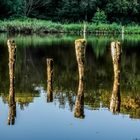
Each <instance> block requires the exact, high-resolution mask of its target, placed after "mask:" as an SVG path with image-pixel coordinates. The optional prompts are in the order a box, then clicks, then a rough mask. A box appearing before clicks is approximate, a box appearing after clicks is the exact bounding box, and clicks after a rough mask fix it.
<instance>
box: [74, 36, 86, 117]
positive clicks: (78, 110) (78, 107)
mask: <svg viewBox="0 0 140 140" xmlns="http://www.w3.org/2000/svg"><path fill="white" fill-rule="evenodd" d="M85 50H86V40H85V39H78V40H76V41H75V52H76V59H77V63H78V71H79V86H78V93H77V96H76V102H75V111H74V116H75V117H77V118H84V64H85Z"/></svg>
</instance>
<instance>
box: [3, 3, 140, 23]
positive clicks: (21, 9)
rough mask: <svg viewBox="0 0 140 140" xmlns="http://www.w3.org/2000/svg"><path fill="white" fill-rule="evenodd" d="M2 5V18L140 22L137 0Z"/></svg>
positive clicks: (139, 7)
mask: <svg viewBox="0 0 140 140" xmlns="http://www.w3.org/2000/svg"><path fill="white" fill-rule="evenodd" d="M98 7H99V9H100V10H99V9H98ZM0 9H1V12H0V19H9V18H11V17H13V18H15V17H30V18H37V19H45V20H51V21H57V22H58V21H59V22H66V21H68V22H81V21H83V20H86V21H88V22H91V21H93V22H95V23H106V20H108V21H109V22H111V23H112V22H117V23H121V24H130V23H132V22H135V23H140V18H139V14H140V10H139V9H140V1H138V0H115V1H114V0H86V1H85V0H59V1H58V0H4V1H3V0H0Z"/></svg>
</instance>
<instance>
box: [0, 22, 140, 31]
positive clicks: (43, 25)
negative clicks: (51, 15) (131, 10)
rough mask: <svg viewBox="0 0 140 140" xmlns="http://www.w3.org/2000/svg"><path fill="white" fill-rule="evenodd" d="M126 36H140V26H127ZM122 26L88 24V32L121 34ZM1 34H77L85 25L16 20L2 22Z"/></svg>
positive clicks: (114, 24) (0, 26)
mask: <svg viewBox="0 0 140 140" xmlns="http://www.w3.org/2000/svg"><path fill="white" fill-rule="evenodd" d="M124 29H125V30H124V32H125V34H140V26H138V25H135V26H131V25H128V26H125V28H124ZM121 30H122V26H121V25H118V24H116V23H113V24H98V25H97V24H92V23H87V32H88V33H94V34H120V33H121ZM0 32H10V33H25V34H32V33H76V34H80V33H82V32H83V23H65V24H62V23H54V22H51V21H45V20H37V19H15V20H5V21H0Z"/></svg>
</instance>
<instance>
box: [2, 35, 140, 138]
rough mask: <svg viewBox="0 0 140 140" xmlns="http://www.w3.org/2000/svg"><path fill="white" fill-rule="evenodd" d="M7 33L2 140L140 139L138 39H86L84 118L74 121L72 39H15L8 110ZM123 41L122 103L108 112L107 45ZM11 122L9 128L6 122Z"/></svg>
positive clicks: (109, 72) (75, 80)
mask: <svg viewBox="0 0 140 140" xmlns="http://www.w3.org/2000/svg"><path fill="white" fill-rule="evenodd" d="M7 36H8V35H7V34H0V132H1V134H0V139H1V140H11V139H14V140H25V139H33V140H38V139H41V140H46V139H51V140H56V139H60V140H61V139H62V140H63V139H67V140H77V139H80V140H85V139H87V140H92V139H95V140H103V139H105V140H140V133H139V128H140V86H139V84H140V71H139V69H140V61H139V60H140V55H139V53H140V36H125V38H124V40H123V41H121V36H95V35H94V36H89V37H88V38H87V48H86V60H85V80H84V81H85V82H84V83H85V86H84V96H85V97H84V108H83V117H79V118H77V117H75V116H74V108H75V100H76V95H77V90H78V67H77V61H76V56H75V48H74V41H75V39H78V38H80V36H72V35H63V34H62V35H40V36H39V35H38V36H37V35H32V36H24V35H15V36H12V38H13V39H14V40H15V41H16V45H17V49H16V58H15V59H16V61H15V75H14V76H15V102H16V105H15V107H14V108H11V107H10V106H9V102H8V94H9V67H8V48H7V38H8V37H7ZM114 40H119V41H121V42H122V58H121V84H120V95H121V104H120V111H119V112H111V110H110V99H111V94H112V88H113V64H112V58H111V52H110V43H111V42H112V41H114ZM46 58H53V61H54V71H53V73H54V75H53V102H47V63H46ZM9 119H11V123H8V122H9Z"/></svg>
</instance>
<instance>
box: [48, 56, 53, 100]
mask: <svg viewBox="0 0 140 140" xmlns="http://www.w3.org/2000/svg"><path fill="white" fill-rule="evenodd" d="M52 101H53V59H51V58H47V102H52Z"/></svg>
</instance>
